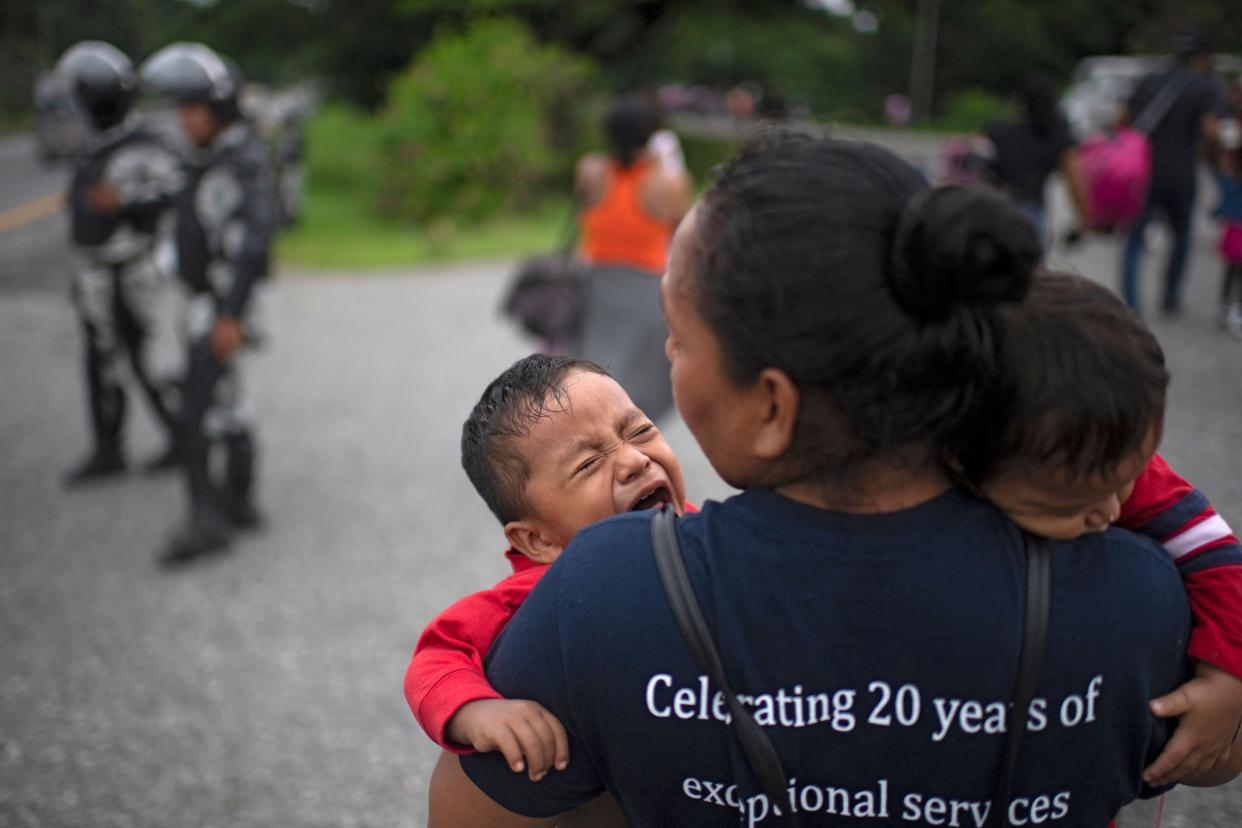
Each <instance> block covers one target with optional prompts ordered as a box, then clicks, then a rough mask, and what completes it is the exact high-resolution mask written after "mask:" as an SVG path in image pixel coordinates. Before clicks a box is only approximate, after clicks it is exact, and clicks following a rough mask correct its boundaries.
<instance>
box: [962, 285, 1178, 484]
mask: <svg viewBox="0 0 1242 828" xmlns="http://www.w3.org/2000/svg"><path fill="white" fill-rule="evenodd" d="M1001 319H1002V321H1003V324H1004V326H1005V336H1004V338H1003V340H1002V343H1003V344H1002V348H1001V364H1002V366H1003V374H1002V381H1001V383H1000V384H999V385H998V386H997V388H996V398H995V405H994V406H992V407H991V408H992V410H991V411H990V412H989V417H988V418H987V419H984V418H980V419H979V421H978V422H976V423H974V424H973V426H972V427H971V428H969V429H968V430H967V433H963V435H962V437H961V439H960V445H959V447H958V449H957V459H958V462H959V463H960V464H961V467H962V471H963V473H964V474H965V476H966V478H967V480H968V482H970V483H972V484H974V485H976V486H977V485H979V484H980V483H982V482H983V481H985V480H986V479H987V478H988V477H989V476H990V475H991V474H992V473H993V472H995V470H996V468H997V467H998V466H999V465H1000V464H1002V463H1005V462H1008V461H1011V460H1024V461H1029V462H1032V463H1036V464H1039V465H1046V464H1056V465H1058V466H1060V467H1062V468H1064V470H1065V471H1066V472H1067V473H1068V474H1070V476H1071V477H1073V478H1074V479H1082V478H1086V477H1090V476H1092V475H1097V474H1107V473H1109V472H1111V471H1112V470H1113V469H1115V468H1116V467H1117V465H1118V464H1119V463H1120V462H1122V461H1123V460H1124V459H1125V458H1126V457H1128V456H1129V455H1131V454H1133V453H1134V452H1136V451H1138V450H1139V449H1140V448H1141V447H1142V446H1143V444H1144V442H1145V441H1146V440H1147V438H1148V437H1149V436H1150V434H1151V433H1152V430H1153V429H1156V428H1158V427H1159V426H1160V424H1161V423H1162V422H1163V419H1164V401H1165V389H1166V387H1167V386H1168V382H1169V374H1168V371H1167V370H1166V369H1165V365H1164V354H1163V352H1162V351H1161V350H1160V344H1159V343H1158V342H1157V341H1156V338H1155V337H1154V336H1152V334H1151V332H1150V331H1148V330H1147V328H1146V326H1144V325H1143V322H1142V320H1140V319H1139V318H1138V316H1136V315H1135V314H1134V313H1133V312H1132V311H1131V310H1130V309H1129V308H1127V307H1126V305H1125V303H1124V302H1122V301H1121V300H1120V299H1118V298H1117V297H1116V296H1115V295H1114V294H1113V293H1112V292H1111V291H1109V290H1108V289H1106V288H1103V287H1101V286H1099V285H1097V284H1095V283H1093V282H1091V281H1088V280H1087V279H1083V278H1081V277H1078V276H1070V275H1067V274H1062V273H1041V274H1040V275H1039V276H1038V277H1037V278H1036V279H1035V280H1034V282H1033V283H1032V286H1031V290H1030V292H1029V294H1028V295H1027V298H1026V301H1025V302H1023V303H1022V304H1021V305H1017V306H1014V307H1012V308H1005V309H1004V310H1003V311H1002V312H1001Z"/></svg>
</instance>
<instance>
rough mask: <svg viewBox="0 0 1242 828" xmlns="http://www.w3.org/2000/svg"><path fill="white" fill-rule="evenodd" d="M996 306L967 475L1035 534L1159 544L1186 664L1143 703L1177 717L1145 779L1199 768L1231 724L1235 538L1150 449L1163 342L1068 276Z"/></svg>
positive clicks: (1234, 722) (1225, 746)
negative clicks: (1187, 628) (985, 389)
mask: <svg viewBox="0 0 1242 828" xmlns="http://www.w3.org/2000/svg"><path fill="white" fill-rule="evenodd" d="M1002 313H1003V315H1004V319H1005V334H1006V335H1005V343H1004V345H1003V346H1002V348H1003V364H1004V365H1005V367H1006V375H1005V379H1004V381H1003V387H1002V388H1001V389H999V390H998V402H997V406H996V407H992V408H991V411H992V412H996V411H997V410H999V411H1000V412H1002V413H1001V416H999V417H996V418H995V420H994V421H993V422H992V423H982V422H981V423H974V424H972V428H971V429H969V430H968V431H966V432H965V433H966V434H967V435H968V436H967V438H966V439H965V440H963V444H964V445H963V446H962V448H961V450H960V451H959V453H958V460H959V462H960V463H961V467H962V471H963V472H964V476H965V478H966V479H967V481H969V482H970V483H971V484H972V485H973V486H974V487H975V488H976V489H977V490H978V491H979V492H981V493H982V494H983V496H985V497H986V498H988V499H989V500H991V501H992V502H993V503H994V504H996V505H997V506H998V507H999V508H1000V509H1001V510H1002V511H1004V512H1005V513H1006V514H1007V515H1008V516H1009V517H1010V518H1012V519H1013V520H1014V522H1016V523H1017V524H1018V525H1020V526H1022V527H1023V528H1024V529H1026V530H1027V531H1029V532H1031V533H1033V534H1036V535H1041V536H1043V537H1048V538H1053V539H1069V538H1074V537H1078V536H1079V535H1082V534H1084V533H1086V532H1102V531H1104V530H1105V529H1107V528H1108V527H1109V526H1110V525H1112V524H1116V525H1118V526H1122V527H1124V528H1127V529H1130V530H1132V531H1134V532H1137V533H1139V534H1143V535H1146V536H1148V537H1150V538H1152V539H1154V540H1156V541H1157V542H1159V543H1160V544H1161V545H1162V546H1164V548H1165V549H1166V550H1167V551H1168V553H1169V555H1170V557H1171V558H1172V559H1173V561H1174V563H1175V564H1176V566H1177V567H1178V570H1179V571H1180V573H1181V575H1182V581H1183V583H1184V584H1185V586H1186V592H1187V595H1188V597H1189V600H1190V607H1191V612H1192V614H1193V616H1194V628H1193V631H1192V633H1191V636H1190V644H1189V647H1188V655H1189V657H1190V658H1191V659H1193V660H1194V661H1196V662H1197V664H1196V669H1195V677H1194V678H1193V679H1191V680H1190V681H1189V682H1187V683H1186V684H1184V685H1183V686H1182V687H1180V688H1179V689H1178V690H1176V691H1174V692H1173V693H1171V694H1169V695H1168V696H1164V697H1162V698H1159V699H1155V700H1153V702H1152V712H1153V713H1154V714H1155V715H1157V716H1160V717H1172V716H1179V717H1181V718H1180V721H1179V724H1178V727H1177V731H1176V733H1175V734H1174V736H1173V738H1172V739H1170V741H1169V743H1168V745H1167V746H1166V747H1165V750H1164V752H1163V753H1162V754H1161V755H1160V756H1159V757H1158V758H1157V760H1156V761H1155V762H1154V763H1153V764H1152V765H1151V767H1149V768H1147V769H1146V770H1145V772H1144V780H1145V781H1146V782H1147V783H1148V784H1149V785H1152V786H1160V785H1167V784H1170V783H1173V782H1176V781H1177V780H1178V779H1180V778H1182V777H1184V776H1187V775H1189V774H1191V773H1194V772H1196V771H1202V770H1207V769H1209V768H1211V767H1213V766H1214V765H1215V764H1216V763H1217V762H1219V761H1221V760H1223V759H1224V758H1225V757H1227V756H1228V754H1229V751H1230V746H1231V744H1232V742H1233V739H1234V736H1235V734H1236V732H1237V729H1238V725H1239V721H1240V720H1242V546H1239V544H1238V540H1237V538H1236V537H1234V535H1233V534H1232V532H1231V530H1230V528H1229V525H1228V524H1227V523H1226V522H1225V521H1224V519H1223V518H1221V517H1220V516H1219V515H1217V514H1216V512H1215V511H1214V510H1213V509H1212V507H1211V505H1210V504H1209V503H1208V501H1207V499H1206V498H1205V497H1204V496H1203V495H1202V493H1200V492H1199V491H1198V490H1197V489H1195V488H1194V487H1192V486H1191V485H1190V484H1189V483H1187V482H1186V481H1185V480H1183V479H1182V478H1181V477H1179V476H1178V475H1177V474H1176V473H1174V472H1173V470H1172V469H1170V468H1169V466H1168V464H1167V463H1165V461H1164V460H1163V458H1161V457H1160V456H1159V455H1157V454H1155V448H1156V446H1157V444H1158V443H1159V442H1160V436H1161V431H1162V429H1163V418H1164V402H1165V388H1166V386H1167V383H1168V372H1167V371H1166V370H1165V367H1164V356H1163V354H1162V353H1161V350H1160V346H1159V344H1157V342H1156V340H1155V338H1154V337H1153V336H1152V335H1151V334H1150V333H1149V332H1148V331H1147V329H1146V328H1145V327H1144V326H1143V324H1142V322H1141V321H1140V320H1139V319H1138V317H1137V316H1135V315H1134V314H1132V313H1131V312H1130V311H1129V310H1128V309H1127V308H1126V307H1125V305H1124V304H1123V303H1122V302H1121V301H1120V300H1119V299H1118V298H1117V297H1116V296H1114V295H1113V294H1112V293H1111V292H1110V291H1108V290H1106V289H1105V288H1102V287H1100V286H1098V285H1095V284H1093V283H1091V282H1089V281H1087V280H1085V279H1081V278H1077V277H1073V276H1065V275H1060V274H1041V275H1040V276H1038V277H1037V278H1036V279H1035V280H1034V282H1033V283H1032V288H1031V292H1030V295H1029V296H1028V297H1027V299H1026V301H1025V302H1024V303H1022V304H1021V305H1019V306H1014V307H1013V308H1005V309H1004V310H1003V312H1002ZM1103 378H1107V379H1108V380H1110V381H1108V382H1102V381H1101V379H1103Z"/></svg>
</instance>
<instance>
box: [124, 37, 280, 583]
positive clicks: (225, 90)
mask: <svg viewBox="0 0 1242 828" xmlns="http://www.w3.org/2000/svg"><path fill="white" fill-rule="evenodd" d="M142 73H143V77H144V78H146V79H147V80H148V81H149V82H151V83H152V84H153V85H154V86H156V87H157V88H159V89H161V90H163V91H165V92H167V93H169V94H171V95H173V96H174V97H175V98H176V99H177V100H178V101H179V102H181V103H183V104H185V103H192V104H198V103H202V104H205V105H206V106H207V107H208V108H209V110H210V111H211V113H212V117H213V119H214V122H215V124H216V125H217V126H218V127H219V129H218V131H216V132H215V134H214V135H213V136H212V137H211V138H210V140H208V141H207V142H206V143H205V144H203V145H200V146H197V147H195V148H194V149H193V150H192V151H191V152H190V154H189V156H188V158H187V163H186V167H185V170H184V176H185V186H184V188H183V190H182V191H181V195H180V197H179V198H178V201H177V206H176V230H175V238H176V245H177V258H178V268H177V270H178V276H179V278H180V281H181V284H182V286H183V288H184V289H185V292H186V324H185V330H186V375H185V379H184V383H183V387H182V393H181V397H182V400H181V410H180V418H179V419H180V424H181V436H180V440H179V449H180V451H181V454H182V458H183V461H184V467H185V477H186V488H187V493H188V495H189V507H190V508H189V519H188V521H187V522H186V524H185V525H184V526H183V527H182V528H181V529H180V530H179V531H178V532H177V533H176V534H175V535H174V537H173V538H172V540H171V542H170V544H169V546H168V549H167V550H166V552H165V554H164V556H163V559H164V560H165V561H169V562H171V561H180V560H184V559H188V558H193V557H196V556H197V555H200V554H203V553H205V552H209V551H215V550H217V549H220V548H223V547H224V546H227V544H228V542H229V540H230V536H231V534H232V531H233V530H235V529H239V528H243V529H244V528H249V527H253V526H255V525H257V523H258V522H259V515H258V512H257V511H256V509H255V506H254V502H253V493H252V488H253V480H254V464H255V440H254V434H253V428H252V414H251V409H250V405H249V402H248V400H247V398H246V397H245V395H244V394H243V386H242V382H241V370H240V368H241V363H242V361H243V352H244V348H242V349H238V350H236V351H234V352H233V353H232V354H231V355H229V356H228V357H227V358H226V359H221V358H220V357H219V356H218V354H217V351H216V348H215V347H214V346H213V341H212V340H213V331H214V330H215V329H216V328H217V326H218V325H219V323H220V321H221V320H237V321H239V322H241V323H242V325H243V327H244V330H245V335H244V336H245V343H246V345H253V344H255V343H256V342H258V341H259V339H261V327H262V323H261V319H260V313H259V307H258V306H259V305H260V304H261V300H260V298H259V295H258V294H260V293H261V292H262V291H263V285H264V284H265V282H266V277H267V274H268V270H269V266H270V249H271V240H272V236H273V234H274V232H275V230H276V227H277V223H278V214H277V205H276V191H275V184H274V181H273V176H272V169H271V161H270V157H269V155H268V151H267V148H266V146H265V144H264V143H263V142H262V140H261V139H260V138H259V136H258V135H257V134H256V132H255V130H254V129H253V127H252V125H251V124H250V123H249V122H248V121H247V120H245V119H243V118H242V117H241V114H240V111H239V110H238V105H237V93H238V91H239V87H240V74H239V73H238V72H237V70H236V68H235V67H233V66H231V65H230V64H228V63H226V62H225V61H224V60H223V59H221V58H220V57H219V56H218V55H216V54H215V53H214V52H212V51H211V50H209V49H207V47H205V46H201V45H200V44H185V43H178V44H173V45H171V46H168V47H165V48H164V49H162V50H160V51H159V52H157V53H156V54H155V55H153V56H152V57H151V58H150V59H149V60H148V62H147V64H145V65H144V67H143V72H142ZM217 449H221V450H222V451H223V454H224V462H223V464H222V465H223V470H222V473H214V472H213V469H214V468H215V465H216V464H213V463H212V462H211V455H212V454H213V452H214V451H215V450H217Z"/></svg>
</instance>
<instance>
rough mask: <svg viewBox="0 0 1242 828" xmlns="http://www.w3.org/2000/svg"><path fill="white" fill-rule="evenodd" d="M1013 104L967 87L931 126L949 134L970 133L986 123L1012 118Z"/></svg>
mask: <svg viewBox="0 0 1242 828" xmlns="http://www.w3.org/2000/svg"><path fill="white" fill-rule="evenodd" d="M1013 115H1014V112H1013V104H1012V103H1010V101H1009V100H1008V99H1006V98H1001V97H998V96H996V95H993V94H991V93H990V92H985V91H984V90H982V89H980V88H978V87H973V86H972V87H968V88H966V89H963V90H962V91H961V92H958V93H957V94H956V95H954V96H953V97H952V98H950V99H949V103H948V105H947V106H946V107H945V108H944V112H943V113H942V114H941V115H940V117H939V118H936V119H935V120H934V121H933V122H932V124H931V126H932V127H935V128H938V129H944V130H949V131H951V132H971V131H974V130H978V129H980V128H981V127H983V125H984V124H986V123H987V122H988V121H995V120H998V119H1001V118H1012V117H1013Z"/></svg>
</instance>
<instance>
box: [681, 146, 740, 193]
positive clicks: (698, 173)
mask: <svg viewBox="0 0 1242 828" xmlns="http://www.w3.org/2000/svg"><path fill="white" fill-rule="evenodd" d="M678 137H679V138H680V139H681V148H682V152H684V153H685V156H686V168H687V169H688V170H689V171H690V175H692V176H693V177H694V185H695V186H696V187H698V188H700V189H702V188H704V187H706V186H708V185H709V184H711V183H712V180H713V178H714V177H715V176H714V175H713V173H714V171H715V169H716V167H717V166H719V165H721V164H723V163H724V162H726V161H728V160H729V159H730V158H732V157H733V154H734V153H735V152H737V150H738V148H739V147H740V146H741V142H742V139H741V137H740V136H721V137H714V136H713V137H708V136H705V135H692V134H687V133H685V132H679V133H678Z"/></svg>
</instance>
